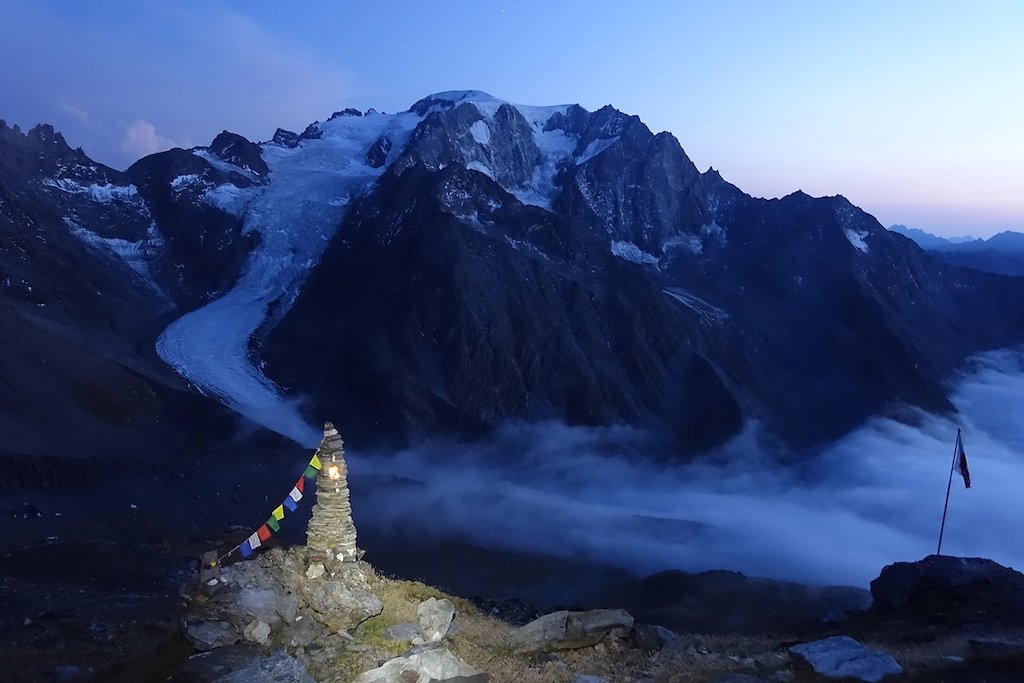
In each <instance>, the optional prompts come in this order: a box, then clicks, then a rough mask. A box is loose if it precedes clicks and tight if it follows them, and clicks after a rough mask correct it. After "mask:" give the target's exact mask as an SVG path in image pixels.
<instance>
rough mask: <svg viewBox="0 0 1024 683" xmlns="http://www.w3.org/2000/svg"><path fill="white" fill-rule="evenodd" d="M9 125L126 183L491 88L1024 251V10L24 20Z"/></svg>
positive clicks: (15, 11)
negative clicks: (1015, 242)
mask: <svg viewBox="0 0 1024 683" xmlns="http://www.w3.org/2000/svg"><path fill="white" fill-rule="evenodd" d="M0 58H2V60H3V64H4V68H3V69H2V70H0V93H2V95H0V118H3V119H5V120H6V121H7V122H8V123H10V124H19V125H20V126H22V127H23V128H28V127H31V126H32V125H34V124H36V123H39V122H47V123H52V124H53V125H54V126H55V127H57V128H58V129H59V130H60V131H61V132H63V133H64V136H65V138H66V139H67V140H68V142H69V144H71V145H72V146H81V147H83V148H84V149H85V151H86V152H87V153H88V154H89V155H90V156H92V157H94V158H95V159H97V160H98V161H101V162H104V163H107V164H110V165H112V166H114V167H116V168H124V167H126V166H127V165H128V164H129V163H131V162H132V161H134V160H135V159H137V158H139V157H141V156H143V155H144V154H147V153H151V152H154V151H159V150H161V149H166V148H168V147H171V146H185V147H188V146H193V145H205V144H208V143H209V141H210V140H212V138H213V137H214V136H215V135H216V134H217V133H218V132H220V131H221V130H223V129H228V130H233V131H235V132H238V133H241V134H243V135H245V136H246V137H249V138H250V139H254V140H265V139H268V138H269V137H270V136H271V135H272V134H273V132H274V129H275V128H277V127H279V126H280V127H282V128H289V129H292V130H297V131H301V130H302V129H303V128H304V127H305V126H306V125H307V124H308V123H310V122H312V121H313V120H317V119H320V120H323V119H324V118H326V117H327V116H329V115H330V114H331V112H333V111H336V110H338V109H342V108H344V107H350V106H351V107H356V108H358V109H361V110H365V109H367V108H369V107H374V108H376V109H378V110H384V111H389V112H390V111H398V110H402V109H406V108H407V107H408V106H409V105H410V104H412V103H413V102H415V101H416V100H418V99H420V98H421V97H423V96H425V95H427V94H429V93H432V92H437V91H442V90H454V89H471V88H472V89H479V90H484V91H487V92H490V93H491V94H493V95H495V96H497V97H500V98H502V99H506V100H509V101H512V102H516V103H521V104H563V103H571V102H578V103H579V104H581V105H583V106H584V107H586V108H587V109H590V110H594V109H597V108H599V107H601V106H603V105H605V104H612V105H613V106H615V107H616V108H617V109H619V110H621V111H624V112H626V113H629V114H636V115H638V116H639V117H640V118H641V119H642V120H643V121H644V122H645V123H646V124H647V125H648V126H649V127H650V128H651V129H652V130H653V131H655V132H658V131H661V130H668V131H670V132H672V133H673V134H674V135H675V136H676V137H677V138H678V139H679V141H680V142H681V143H682V145H683V148H684V149H685V150H686V152H687V154H688V155H689V156H690V158H691V159H693V161H694V163H696V165H697V166H698V168H700V169H701V170H702V171H703V170H705V169H707V168H708V167H709V166H713V167H715V168H716V169H718V170H719V171H720V172H721V173H722V175H723V176H724V177H725V178H726V179H727V180H729V181H730V182H732V183H734V184H736V185H738V186H739V187H740V188H741V189H742V190H744V191H745V192H747V193H749V194H752V195H754V196H766V197H777V196H783V195H786V194H789V193H790V192H793V191H795V190H797V189H801V190H803V191H805V192H807V193H809V194H812V195H816V196H820V195H831V194H842V195H844V196H846V197H848V198H849V199H850V200H851V201H852V202H854V203H855V204H857V205H858V206H860V207H862V208H863V209H865V210H866V211H868V212H869V213H872V214H873V215H875V216H876V217H877V218H878V219H879V221H881V223H882V224H883V225H887V226H888V225H891V224H893V223H903V224H906V225H909V226H912V227H919V228H922V229H925V230H928V231H929V232H933V233H936V234H940V235H946V236H949V235H957V234H966V233H969V234H974V235H976V236H988V235H991V234H993V233H995V232H998V231H1001V230H1018V231H1024V163H1022V159H1024V88H1022V87H1021V84H1022V82H1024V78H1022V75H1024V3H1021V2H1013V1H1008V0H1007V1H995V0H988V1H986V0H982V1H979V2H973V3H969V4H968V3H962V2H921V1H918V0H913V1H909V0H908V1H903V2H895V3H893V2H880V1H869V2H852V3H821V2H805V1H800V2H797V1H791V2H780V3H765V2H755V1H752V0H750V1H740V0H727V1H724V2H718V3H707V2H701V3H690V2H675V3H665V2H642V1H641V2H632V3H629V4H622V3H612V2H598V1H597V0H590V1H589V2H579V1H575V0H573V1H571V2H550V3H547V2H539V1H536V0H519V1H517V2H515V3H504V2H470V1H469V0H464V1H456V0H434V2H430V3H423V2H406V1H398V0H396V1H393V2H389V3H373V2H363V3H359V4H355V3H353V4H348V3H309V4H308V5H297V6H295V5H293V6H289V7H285V6H284V5H283V4H282V3H271V2H267V1H265V0H263V1H253V0H250V1H249V2H243V1H241V0H206V1H201V0H173V1H172V0H152V1H149V2H145V3H142V2H131V1H129V0H109V1H104V2H96V1H94V2H88V3H87V2H80V1H78V0H64V1H60V0H58V1H55V2H50V3H40V2H32V1H30V0H5V2H4V22H3V23H2V24H0Z"/></svg>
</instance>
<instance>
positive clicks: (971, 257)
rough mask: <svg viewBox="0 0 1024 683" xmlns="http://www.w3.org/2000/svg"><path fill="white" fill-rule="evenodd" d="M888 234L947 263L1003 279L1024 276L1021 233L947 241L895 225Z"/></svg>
mask: <svg viewBox="0 0 1024 683" xmlns="http://www.w3.org/2000/svg"><path fill="white" fill-rule="evenodd" d="M889 230H892V231H893V232H896V233H899V234H901V235H904V236H905V237H909V238H910V239H912V240H914V242H916V243H917V245H918V246H920V247H921V248H922V249H924V250H926V251H927V252H928V253H930V254H932V255H933V256H935V258H937V259H939V260H940V261H943V262H945V263H950V264H953V265H957V266H963V267H965V268H973V269H975V270H981V271H985V272H989V273H999V274H1001V275H1013V276H1018V277H1019V276H1024V234H1022V233H1019V232H1013V231H1011V230H1006V231H1003V232H1000V233H997V234H995V235H993V236H992V237H989V238H988V239H977V238H970V237H958V238H951V239H946V238H944V237H937V236H935V235H932V234H930V233H927V232H925V231H924V230H920V229H918V228H908V227H907V226H905V225H893V226H890V227H889Z"/></svg>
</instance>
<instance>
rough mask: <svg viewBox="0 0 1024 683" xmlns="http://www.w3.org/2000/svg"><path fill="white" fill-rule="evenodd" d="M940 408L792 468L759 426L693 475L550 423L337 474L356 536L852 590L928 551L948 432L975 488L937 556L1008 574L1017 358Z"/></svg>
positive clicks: (1018, 501)
mask: <svg viewBox="0 0 1024 683" xmlns="http://www.w3.org/2000/svg"><path fill="white" fill-rule="evenodd" d="M953 401H954V403H955V405H956V406H957V408H958V410H959V416H958V417H957V418H956V419H948V418H938V417H935V416H932V415H926V414H921V415H920V416H919V419H918V420H917V424H915V425H913V426H910V425H907V424H901V423H899V422H896V421H893V420H891V419H882V418H877V419H873V420H871V421H869V422H867V423H866V424H864V425H863V426H862V427H861V428H860V429H858V430H857V431H855V432H853V433H851V434H849V435H848V436H846V437H845V438H843V439H842V440H840V441H838V442H837V443H835V444H832V445H831V446H829V447H827V448H825V449H823V450H822V452H821V453H820V454H819V455H818V456H817V457H810V458H807V459H804V460H802V461H801V462H802V464H799V465H792V464H789V465H783V464H780V460H789V459H790V458H792V457H793V455H792V454H789V453H786V452H783V451H780V450H779V449H778V447H777V446H775V445H771V444H770V443H769V440H768V439H766V438H764V436H763V434H762V433H761V432H760V430H759V429H758V427H757V426H756V425H750V426H749V427H748V429H747V430H746V431H745V432H744V433H743V434H742V435H741V436H739V437H738V438H736V439H734V440H733V441H732V442H730V443H729V444H727V445H726V446H724V447H723V448H721V449H720V450H719V451H717V452H716V453H714V454H713V455H712V456H711V457H708V458H703V459H702V460H701V461H700V462H698V463H695V464H689V465H665V464H664V460H662V461H661V462H660V463H659V462H658V456H659V454H658V453H657V452H656V449H657V448H658V447H657V446H655V445H652V442H651V440H650V439H649V437H648V436H647V435H645V434H642V433H638V432H636V431H633V430H627V429H624V428H603V429H595V428H581V427H566V426H564V425H559V424H540V425H538V424H532V425H518V426H508V427H506V428H505V429H503V430H502V431H501V432H500V433H499V435H498V436H497V438H496V439H494V440H493V441H491V442H489V443H487V444H480V445H465V444H455V443H450V442H449V443H440V442H433V443H432V444H430V445H427V446H422V447H419V448H414V449H410V450H406V451H403V452H400V453H397V454H392V455H387V456H375V457H368V456H369V454H366V453H359V452H352V453H350V454H349V458H348V459H349V467H350V471H351V481H352V485H353V489H354V490H355V495H356V496H357V497H358V498H359V499H360V502H359V503H358V504H359V505H361V506H368V507H369V509H370V510H372V514H371V513H362V514H359V513H358V511H357V515H358V516H359V517H360V518H361V519H360V520H359V521H360V523H362V524H373V525H386V526H387V527H390V528H392V529H394V528H402V529H403V530H405V531H408V532H412V533H414V534H417V535H421V534H422V535H429V534H438V535H451V534H456V535H461V536H464V537H466V538H467V539H468V540H471V541H473V542H475V543H479V544H481V545H484V546H487V547H494V548H503V549H513V550H537V551H540V552H546V553H553V554H559V555H569V556H581V557H587V558H591V559H594V560H598V561H601V562H606V563H609V564H614V565H617V566H621V567H625V568H629V569H632V570H635V571H636V572H638V573H642V574H646V573H651V572H656V571H660V570H665V569H683V570H688V571H701V570H706V569H733V570H738V571H742V572H744V573H747V574H749V575H756V576H767V577H772V578H778V579H787V580H794V581H800V582H805V583H811V584H818V585H834V584H846V585H855V586H866V585H867V584H868V582H869V581H870V580H871V579H873V578H874V577H875V576H877V575H878V572H879V570H880V569H881V568H882V567H883V566H884V565H886V564H889V563H891V562H895V561H900V560H916V559H920V558H921V557H923V556H925V555H927V554H930V553H934V552H935V549H936V542H937V538H938V532H939V523H940V520H941V517H942V507H943V500H944V498H945V494H946V483H947V480H948V477H949V472H950V466H951V463H952V457H953V449H954V441H955V437H956V430H957V428H958V427H960V428H961V429H963V437H964V445H965V448H966V452H967V456H968V461H969V464H970V471H971V475H972V479H973V481H972V484H973V488H971V489H970V490H965V488H964V484H963V480H962V479H961V478H960V476H959V474H958V473H955V474H954V479H953V488H952V494H951V497H950V504H949V516H948V519H947V522H946V532H945V539H944V541H943V552H944V554H949V555H963V556H982V557H988V558H992V559H994V560H996V561H998V562H1000V563H1002V564H1005V565H1010V566H1015V567H1017V568H1022V567H1024V541H1022V540H1021V537H1020V523H1021V520H1022V519H1024V495H1022V493H1021V482H1024V423H1022V422H1021V421H1020V416H1021V415H1024V353H1020V352H1010V351H1001V352H993V353H989V354H985V355H982V356H979V357H977V358H975V359H973V360H972V361H971V362H970V363H969V364H968V365H967V368H966V372H965V374H964V375H963V376H962V377H961V378H960V380H959V381H957V383H956V385H955V388H954V391H953ZM652 456H654V457H652ZM364 509H365V508H364Z"/></svg>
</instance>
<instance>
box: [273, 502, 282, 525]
mask: <svg viewBox="0 0 1024 683" xmlns="http://www.w3.org/2000/svg"><path fill="white" fill-rule="evenodd" d="M270 514H272V515H273V516H274V519H276V520H277V521H279V522H280V521H281V520H282V519H284V506H283V505H278V506H277V507H276V508H274V511H273V512H272V513H270Z"/></svg>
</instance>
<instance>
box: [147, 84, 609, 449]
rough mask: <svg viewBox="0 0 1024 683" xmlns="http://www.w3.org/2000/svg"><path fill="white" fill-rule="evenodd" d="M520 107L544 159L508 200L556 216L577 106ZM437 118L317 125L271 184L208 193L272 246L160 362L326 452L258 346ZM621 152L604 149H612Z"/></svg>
mask: <svg viewBox="0 0 1024 683" xmlns="http://www.w3.org/2000/svg"><path fill="white" fill-rule="evenodd" d="M430 99H432V100H434V101H436V102H440V101H447V102H450V103H452V104H454V105H458V104H462V103H471V104H472V105H473V106H475V107H476V108H477V110H478V111H479V112H480V113H481V115H482V116H484V117H485V119H487V120H492V119H493V117H494V115H495V113H496V112H497V110H498V108H499V107H500V106H501V105H503V104H506V103H505V102H504V101H503V100H499V99H497V98H494V97H492V96H490V95H487V94H486V93H482V92H479V91H452V92H446V93H437V94H434V95H431V96H429V97H428V100H430ZM509 104H511V103H509ZM512 106H514V107H515V108H516V109H518V110H519V112H520V113H521V114H522V115H523V117H524V118H525V119H526V121H527V122H528V124H529V125H530V127H531V130H532V133H533V137H534V140H535V142H536V143H537V146H538V148H539V149H540V151H541V156H540V158H539V160H538V163H537V166H536V167H535V168H534V170H533V174H532V177H531V179H530V181H528V182H527V183H525V184H524V185H522V186H520V187H506V188H504V189H505V190H506V191H508V192H510V193H512V194H514V195H515V196H516V197H517V198H518V199H519V201H521V202H523V203H526V204H533V205H535V206H539V207H541V208H544V209H549V210H550V207H551V202H552V200H553V198H554V196H555V195H556V194H557V187H556V185H555V176H556V175H557V172H558V168H559V167H560V166H561V165H562V164H565V163H569V162H570V160H571V159H572V154H573V152H574V151H575V148H576V146H577V143H578V138H577V137H576V136H570V135H567V134H566V133H565V131H563V130H559V129H555V130H544V128H545V123H546V122H547V121H548V120H549V119H550V117H551V116H553V115H554V114H556V113H561V114H563V115H564V114H565V113H566V112H567V111H568V108H569V106H568V105H557V106H536V107H535V106H526V105H518V104H512ZM436 108H437V106H436V105H435V106H433V107H430V108H428V109H426V110H421V111H422V113H417V112H415V111H412V110H410V111H406V112H402V113H399V114H380V113H376V112H374V113H373V115H369V114H370V112H368V113H367V114H368V115H366V116H341V117H335V118H332V119H331V120H328V121H326V122H323V123H317V124H315V126H316V127H317V128H318V129H319V131H320V132H321V133H322V134H323V135H322V137H320V138H316V139H304V140H302V142H301V143H300V144H299V145H298V146H297V147H294V148H288V147H284V146H281V145H277V144H275V143H272V142H268V143H262V145H261V153H262V156H263V160H264V161H265V162H266V164H267V166H268V168H269V169H270V174H269V184H267V185H256V186H253V187H248V188H239V187H237V186H235V185H231V184H226V185H221V186H218V187H214V188H204V189H205V193H204V200H205V201H206V202H208V203H210V204H212V205H214V206H217V207H219V208H221V209H223V210H225V211H228V212H229V213H232V214H234V215H236V216H238V217H240V218H241V219H242V221H243V231H244V232H246V233H248V232H252V231H255V232H257V233H259V235H260V237H261V240H260V243H259V245H258V246H257V247H256V248H255V250H254V251H253V253H252V254H251V255H250V257H249V260H248V262H247V263H246V265H245V268H244V269H243V272H242V275H241V277H240V278H239V280H238V282H237V283H236V284H235V286H234V287H233V288H232V289H231V290H229V291H228V292H227V293H225V294H224V295H223V296H221V297H219V298H217V299H215V300H213V301H211V302H210V303H208V304H206V305H205V306H203V307H201V308H199V309H197V310H194V311H191V312H189V313H186V314H185V315H183V316H182V317H181V318H178V319H177V320H175V321H174V322H172V323H171V324H170V325H169V326H168V327H167V329H165V330H164V331H163V333H162V334H161V335H160V337H159V338H158V340H157V343H156V348H157V353H158V355H159V356H160V358H162V359H163V360H164V362H166V363H167V364H169V365H170V366H171V367H173V368H174V369H175V370H176V371H177V372H178V373H179V374H180V375H182V376H183V377H185V378H186V379H187V380H188V381H189V382H190V383H191V384H192V385H193V386H194V387H196V388H197V389H198V390H200V391H202V392H203V393H205V394H207V395H212V396H215V397H217V398H218V399H219V400H220V401H221V402H223V403H224V404H225V405H226V406H228V407H229V408H231V409H232V410H234V411H235V412H237V413H239V414H241V415H243V416H245V417H246V418H248V419H250V420H252V421H254V422H256V423H258V424H261V425H263V426H264V427H267V428H269V429H271V430H273V431H275V432H278V433H279V434H282V435H284V436H287V437H288V438H290V439H292V440H294V441H296V442H297V443H300V444H302V445H303V446H315V445H316V443H317V442H318V441H319V437H320V432H319V430H318V429H316V428H314V427H313V426H312V425H310V424H309V423H308V422H307V421H306V419H305V418H304V417H303V416H302V414H301V412H300V410H299V401H298V400H287V399H286V398H285V397H284V392H283V391H282V389H281V387H278V386H276V385H275V384H274V383H273V382H272V381H271V380H270V379H268V378H267V377H266V376H265V375H264V374H263V373H262V372H261V371H260V369H259V368H258V367H257V366H256V365H255V364H254V362H253V360H254V359H253V358H252V356H251V353H250V349H249V342H250V339H251V337H252V335H253V333H254V332H255V331H256V330H257V329H258V328H259V327H260V326H261V325H262V324H263V323H264V322H265V321H266V320H267V319H268V316H269V311H270V309H271V306H273V307H274V308H273V310H274V315H275V316H276V317H278V318H280V316H282V315H283V314H284V313H285V312H286V311H287V310H288V308H289V307H290V306H291V304H292V303H293V302H294V300H295V297H296V296H297V295H298V292H299V289H300V288H301V286H302V284H303V282H304V280H305V278H306V277H307V275H308V274H309V272H310V271H311V270H312V269H313V268H314V267H315V266H316V264H317V263H319V261H320V257H321V256H322V254H323V251H324V249H326V247H327V245H328V243H329V242H330V240H331V238H332V237H333V236H334V234H335V232H336V231H337V230H338V228H339V226H340V225H341V223H342V221H343V219H344V217H345V212H346V209H347V207H348V205H349V202H350V201H351V200H352V199H354V198H356V197H358V196H360V195H361V194H362V193H365V192H367V191H368V190H369V189H370V188H371V187H372V186H373V184H374V183H375V182H376V181H377V179H378V178H379V177H380V176H381V174H383V173H384V172H385V171H386V170H387V169H388V168H389V167H390V165H391V163H392V162H394V161H395V160H396V159H397V158H398V157H399V156H400V155H401V154H402V153H403V152H404V150H405V147H406V143H407V142H408V141H409V138H410V136H411V134H412V132H413V130H414V129H415V128H416V126H417V125H418V124H419V123H420V122H421V121H422V120H423V119H424V118H425V117H426V116H428V115H429V114H430V113H431V112H432V111H434V110H435V109H436ZM469 133H470V136H471V138H472V139H473V141H474V142H475V143H476V144H479V145H484V146H486V145H488V144H489V143H490V141H491V138H490V130H489V126H488V123H487V121H477V122H476V123H475V124H474V125H473V127H472V128H471V130H470V131H469ZM382 135H383V136H387V137H388V138H389V139H390V140H391V142H392V145H391V148H390V151H389V152H388V157H387V160H386V163H385V164H384V165H382V166H380V167H379V168H373V167H372V166H370V165H368V164H367V163H366V161H367V159H366V155H367V151H368V150H369V149H370V147H371V146H372V145H373V144H374V142H375V141H376V140H377V139H378V138H379V137H380V136H382ZM616 139H617V138H616ZM613 142H615V140H607V141H605V147H606V146H607V145H610V144H612V143H613ZM603 149H604V148H602V149H601V150H600V151H603ZM591 152H592V154H596V153H599V152H598V151H596V150H591ZM193 154H195V155H196V156H198V157H200V158H202V159H204V160H206V161H207V162H208V163H210V164H212V165H213V166H214V167H216V168H218V169H220V170H222V171H225V172H228V171H231V172H236V173H241V174H242V175H244V176H246V177H248V178H250V179H253V180H258V179H256V178H255V176H254V172H253V171H252V170H251V169H248V168H241V167H238V166H235V165H233V164H231V163H229V162H227V161H225V160H223V159H220V158H218V157H216V156H214V155H213V154H211V153H210V152H209V151H208V150H204V149H195V150H193ZM467 167H468V168H471V169H473V170H477V171H479V172H481V173H485V174H487V175H489V176H491V177H493V170H492V169H491V168H489V167H488V166H487V165H485V164H482V163H468V164H467ZM194 182H195V180H194V179H193V178H191V177H189V176H188V175H185V176H179V177H177V178H175V179H174V180H173V181H172V183H171V185H172V189H174V190H175V191H180V190H182V189H184V188H185V187H186V186H189V185H191V184H193V183H194Z"/></svg>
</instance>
